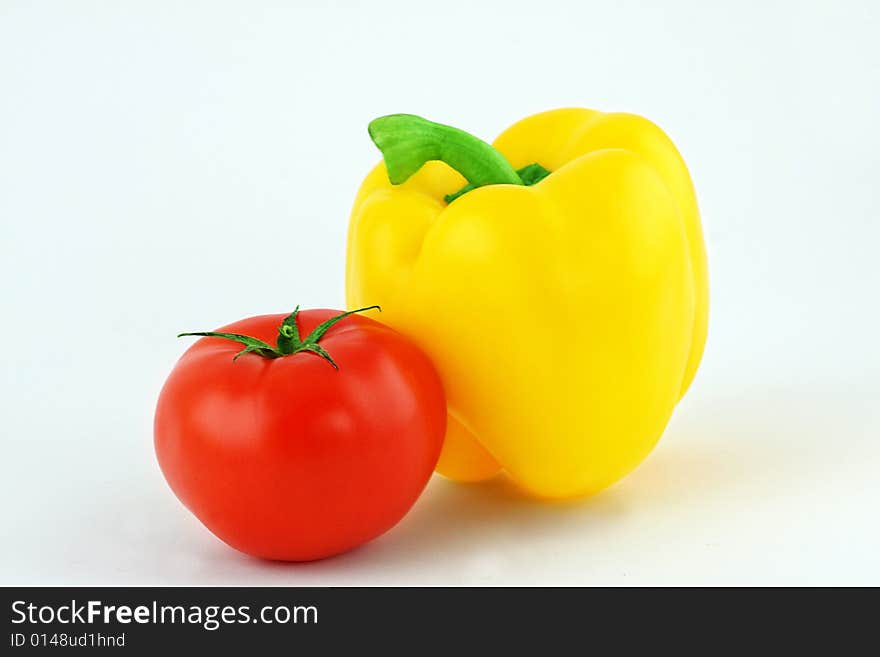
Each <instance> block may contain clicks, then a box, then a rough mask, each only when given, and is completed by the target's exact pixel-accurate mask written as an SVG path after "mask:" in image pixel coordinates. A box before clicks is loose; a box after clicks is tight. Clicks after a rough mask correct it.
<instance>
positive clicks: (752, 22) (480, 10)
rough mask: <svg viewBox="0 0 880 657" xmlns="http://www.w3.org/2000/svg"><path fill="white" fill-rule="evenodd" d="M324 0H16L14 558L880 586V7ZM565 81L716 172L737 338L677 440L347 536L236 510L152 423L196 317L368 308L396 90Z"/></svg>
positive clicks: (208, 570)
mask: <svg viewBox="0 0 880 657" xmlns="http://www.w3.org/2000/svg"><path fill="white" fill-rule="evenodd" d="M298 4H301V3H296V2H285V3H281V2H279V3H277V4H276V3H268V2H251V3H244V2H242V3H221V2H204V3H199V2H186V3H178V2H155V1H153V2H120V3H111V2H102V3H90V2H76V3H73V2H60V1H59V2H38V1H28V2H25V1H21V2H10V1H9V0H6V1H4V2H2V4H0V222H2V225H0V231H2V232H0V245H2V246H0V248H2V251H0V277H2V281H3V284H2V304H0V312H2V322H0V339H2V357H0V362H2V380H0V386H2V388H0V409H2V423H0V432H2V457H0V462H2V465H0V500H2V501H0V504H2V540H0V583H2V584H181V585H182V584H201V583H210V584H322V585H323V584H326V585H332V584H335V585H338V584H832V583H833V584H875V585H876V584H880V560H878V556H877V555H878V554H880V527H878V525H880V521H878V506H880V481H878V472H880V417H878V415H880V413H878V406H880V404H878V401H880V386H878V375H880V348H878V340H877V336H878V334H880V332H878V329H880V326H878V325H880V311H878V291H877V289H878V282H880V281H878V271H880V265H878V262H877V255H876V254H877V253H878V248H880V217H878V210H880V201H878V193H880V184H878V181H880V155H878V153H880V136H878V134H880V133H878V128H877V125H878V124H877V119H878V117H880V47H878V43H880V39H878V38H877V35H878V34H880V5H878V4H877V3H876V2H869V1H865V2H839V1H828V2H821V3H816V2H794V1H792V2H767V1H766V0H763V1H760V2H753V3H749V2H743V1H739V2H731V3H728V4H727V6H726V7H725V6H714V5H715V3H704V2H696V1H695V2H674V3H673V2H664V3H649V2H647V1H646V2H613V3H612V2H601V3H587V2H570V3H554V2H535V1H534V0H532V1H531V2H528V3H523V2H516V1H515V0H505V2H474V1H469V2H455V1H452V0H449V1H447V2H444V3H430V4H428V3H426V4H425V6H424V8H422V7H420V3H417V2H413V1H411V0H410V1H408V2H399V3H389V2H378V1H376V0H374V1H372V2H363V3H354V2H351V3H315V4H316V5H318V4H319V5H320V8H303V7H300V6H296V5H298ZM661 5H662V6H661ZM708 5H713V6H708ZM567 105H582V106H587V107H596V108H600V109H607V110H625V111H633V112H637V113H640V114H644V115H646V116H648V117H650V118H652V119H653V120H654V121H656V122H657V123H659V124H660V125H661V126H662V127H663V128H664V129H665V130H666V131H667V132H668V133H669V134H670V135H671V137H672V138H673V140H674V141H675V142H676V143H677V144H678V146H679V148H680V150H681V152H682V153H683V154H684V156H685V158H686V160H687V162H688V164H689V166H690V168H691V171H692V174H693V177H694V180H695V183H696V186H697V190H698V195H699V200H700V203H701V208H702V212H703V220H704V226H705V230H706V234H707V241H708V248H709V256H710V271H711V284H712V303H713V305H712V315H711V327H710V338H709V345H708V349H707V352H706V357H705V360H704V362H703V367H702V370H701V372H700V374H699V376H698V378H697V380H696V383H695V384H694V387H693V388H692V391H691V393H690V394H689V395H688V397H687V398H686V400H685V401H684V402H683V403H682V404H681V405H680V407H679V408H678V410H677V412H676V414H675V417H674V418H673V421H672V423H671V424H670V426H669V428H668V430H667V432H666V435H665V437H664V438H663V440H662V441H661V443H660V445H659V446H658V448H657V449H656V451H655V452H654V454H653V455H652V456H651V457H650V458H649V459H648V460H647V461H646V462H645V463H644V464H643V465H642V466H641V467H640V468H639V469H638V470H637V471H636V472H635V473H633V474H632V475H631V476H630V477H628V478H627V479H626V480H624V481H623V482H621V483H620V484H618V485H616V486H615V487H613V488H612V489H610V490H608V491H607V492H605V493H603V494H601V495H599V496H597V497H595V498H593V499H588V500H583V501H578V502H574V503H568V504H559V505H553V504H546V503H538V502H533V501H529V500H526V499H523V498H522V497H520V496H519V495H518V494H517V493H516V492H515V491H513V490H511V489H510V488H509V487H508V486H507V485H506V484H504V483H503V482H500V483H499V482H495V483H492V484H488V485H483V486H459V485H455V484H452V483H450V482H447V481H445V480H443V479H440V478H438V477H435V478H434V480H433V481H432V482H431V484H430V485H429V487H428V489H427V491H426V492H425V494H424V495H423V497H422V498H421V499H420V500H419V501H418V503H417V504H416V506H415V507H414V509H413V510H412V512H411V513H410V514H409V515H408V516H407V517H406V518H405V519H404V520H403V521H402V522H401V523H400V524H399V525H398V526H397V527H396V528H395V529H394V530H392V531H391V532H389V533H388V534H386V535H385V536H383V537H382V538H380V539H379V540H377V541H375V542H373V543H371V544H369V545H367V546H365V547H363V548H362V549H359V550H356V551H354V552H352V553H349V554H347V555H344V556H341V557H338V558H334V559H330V560H327V561H323V562H319V563H313V564H273V563H266V562H261V561H257V560H254V559H251V558H249V557H246V556H243V555H241V554H238V553H236V552H235V551H233V550H231V549H229V548H227V547H226V546H225V545H224V544H222V543H221V542H219V541H218V540H217V539H215V538H214V537H213V536H212V535H211V534H210V533H209V532H208V531H207V530H205V529H204V528H203V527H202V526H201V525H200V524H199V523H198V522H197V521H196V519H195V518H193V517H192V516H191V515H190V514H189V513H188V512H187V511H186V510H185V509H184V508H183V507H182V506H181V505H180V504H179V503H178V501H177V500H176V499H175V498H174V496H173V495H172V493H171V492H170V490H169V489H168V488H167V486H166V484H165V482H164V480H163V479H162V476H161V473H160V472H159V470H158V467H157V465H156V462H155V459H154V455H153V448H152V435H151V431H152V426H151V423H152V413H153V406H154V403H155V400H156V396H157V394H158V391H159V388H160V386H161V384H162V381H163V380H164V377H165V376H166V375H167V373H168V371H169V370H170V368H171V366H172V365H173V363H174V361H175V359H176V358H177V357H178V355H179V354H180V353H181V351H182V350H183V349H184V348H185V346H186V344H188V343H184V341H182V340H177V339H175V337H174V336H175V334H176V333H177V332H179V331H181V330H194V329H204V328H211V327H214V326H218V325H221V324H223V323H226V322H228V321H231V320H235V319H237V318H240V317H244V316H247V315H252V314H259V313H264V312H283V311H286V310H290V309H291V308H292V307H293V306H294V305H295V304H297V303H299V304H303V305H304V306H306V307H310V306H318V307H342V305H343V267H344V238H345V232H346V224H347V219H348V211H349V209H350V205H351V202H352V200H353V196H354V193H355V191H356V189H357V186H358V185H359V183H360V181H361V179H362V177H363V175H364V174H365V173H366V172H367V171H368V169H369V168H370V167H371V166H372V165H373V163H374V162H375V161H376V160H377V159H378V154H377V152H376V151H375V150H374V147H373V146H372V144H371V143H370V141H369V139H368V138H367V134H366V124H367V122H368V121H369V120H370V119H372V118H374V117H376V116H379V115H381V114H386V113H391V112H413V113H419V114H423V115H425V116H428V117H429V118H433V119H435V120H439V121H443V122H446V123H451V124H453V125H457V126H459V127H462V128H464V129H467V130H469V131H471V132H474V133H475V134H478V135H481V136H483V137H485V138H491V137H493V136H494V135H495V134H497V133H498V132H499V131H501V130H502V129H503V128H504V127H505V126H506V125H508V124H509V123H511V122H513V121H514V120H516V119H518V118H519V117H521V116H524V115H527V114H529V113H532V112H535V111H539V110H543V109H548V108H552V107H557V106H567Z"/></svg>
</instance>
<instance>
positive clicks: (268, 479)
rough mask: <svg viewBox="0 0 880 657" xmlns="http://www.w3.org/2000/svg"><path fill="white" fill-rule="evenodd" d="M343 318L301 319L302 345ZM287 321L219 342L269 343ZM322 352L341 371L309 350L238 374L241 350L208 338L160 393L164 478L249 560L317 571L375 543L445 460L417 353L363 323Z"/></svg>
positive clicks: (248, 361) (427, 371)
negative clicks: (324, 561)
mask: <svg viewBox="0 0 880 657" xmlns="http://www.w3.org/2000/svg"><path fill="white" fill-rule="evenodd" d="M338 314H339V312H337V311H333V310H306V311H302V312H300V314H299V316H298V318H297V323H298V326H299V330H300V334H301V336H302V337H303V338H304V337H305V336H306V335H307V334H308V333H309V332H310V331H311V330H312V329H313V328H315V326H317V325H318V324H319V323H321V322H323V321H324V320H326V319H329V318H331V317H333V316H335V315H338ZM284 317H285V315H263V316H259V317H252V318H249V319H245V320H242V321H240V322H236V323H234V324H230V325H228V326H225V327H223V328H221V329H218V331H223V332H227V333H241V334H245V335H249V336H252V337H256V338H259V339H261V340H264V341H266V342H268V343H269V344H274V343H275V340H276V338H277V335H278V327H279V326H280V325H281V322H282V320H283V319H284ZM320 344H321V346H323V347H324V348H325V349H326V350H327V351H328V352H329V354H330V355H331V356H332V358H333V359H334V360H335V361H336V363H337V364H338V365H339V370H336V369H334V368H333V366H332V365H331V364H330V363H329V362H328V361H327V360H325V359H323V358H321V357H320V356H318V355H316V354H313V353H307V352H302V353H298V354H293V355H290V356H284V357H281V358H275V359H267V358H264V357H262V356H259V355H257V354H253V353H250V354H245V355H243V356H242V357H240V358H239V359H238V360H236V361H234V362H233V360H232V357H233V356H234V355H235V354H236V353H237V352H238V351H240V350H241V348H242V347H241V345H239V344H236V343H234V342H231V341H229V340H224V339H222V338H216V337H207V338H202V339H200V340H199V341H198V342H196V343H195V344H194V345H193V346H192V347H190V349H189V350H188V351H187V352H186V353H185V354H184V355H183V356H182V357H181V359H180V360H179V361H178V363H177V365H176V366H175V367H174V370H173V371H172V372H171V375H170V376H169V377H168V380H167V381H166V383H165V386H164V387H163V389H162V392H161V393H160V395H159V401H158V406H157V409H156V417H155V448H156V455H157V457H158V460H159V465H160V467H161V468H162V472H163V473H164V475H165V478H166V479H167V480H168V483H169V484H170V486H171V488H172V490H173V491H174V493H175V494H176V495H177V497H178V498H180V500H181V501H182V502H183V504H184V505H186V507H187V508H189V509H190V510H191V511H192V512H193V513H194V514H195V515H196V516H197V517H198V518H199V519H200V520H201V521H202V522H203V523H204V524H205V526H206V527H207V528H208V529H210V530H211V531H212V532H213V533H214V534H216V535H217V536H218V537H219V538H221V539H222V540H223V541H225V542H226V543H228V544H229V545H231V546H232V547H234V548H236V549H238V550H241V551H242V552H245V553H247V554H250V555H254V556H257V557H262V558H266V559H277V560H285V561H308V560H313V559H320V558H323V557H328V556H331V555H334V554H338V553H340V552H344V551H346V550H349V549H351V548H354V547H356V546H358V545H360V544H362V543H364V542H366V541H369V540H370V539H372V538H375V537H376V536H379V535H380V534H382V533H383V532H385V531H387V530H388V529H390V528H391V527H393V526H394V525H395V524H396V523H397V522H398V521H399V520H400V519H401V518H402V517H403V515H404V514H405V513H406V512H407V511H408V510H409V509H410V507H411V506H412V504H413V503H414V502H415V500H416V498H417V497H418V496H419V494H420V493H421V491H422V490H423V488H424V487H425V484H426V483H427V482H428V479H429V478H430V476H431V472H432V471H433V469H434V466H435V465H436V463H437V459H438V457H439V455H440V448H441V446H442V441H443V435H444V433H445V429H446V402H445V398H444V394H443V388H442V384H441V382H440V379H439V376H438V375H437V373H436V371H435V370H434V367H433V365H432V364H431V362H430V361H429V360H428V358H427V357H426V356H425V355H424V354H423V353H422V352H421V351H420V350H419V349H418V348H417V347H416V346H415V345H413V344H412V343H411V342H409V341H408V340H406V339H405V338H404V337H403V336H401V335H400V334H398V333H397V332H395V331H394V330H393V329H390V328H388V327H386V326H384V325H383V324H380V323H378V322H376V321H373V320H371V319H369V318H367V317H362V316H359V315H352V316H349V317H347V318H345V319H343V320H342V321H340V322H339V323H338V324H336V325H335V326H334V327H332V328H331V329H330V330H329V331H328V332H327V333H326V334H325V336H324V337H323V338H322V339H321V341H320Z"/></svg>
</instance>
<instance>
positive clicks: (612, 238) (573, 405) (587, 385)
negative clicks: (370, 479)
mask: <svg viewBox="0 0 880 657" xmlns="http://www.w3.org/2000/svg"><path fill="white" fill-rule="evenodd" d="M370 135H371V137H372V139H373V141H374V142H375V143H376V145H377V146H378V147H379V148H380V150H381V151H382V152H383V156H384V162H382V163H380V164H379V165H378V166H377V167H376V168H375V169H374V170H373V171H372V172H371V173H370V174H369V175H368V177H367V178H366V180H365V181H364V183H363V185H362V186H361V189H360V191H359V193H358V195H357V199H356V201H355V203H354V209H353V212H352V216H351V223H350V227H349V237H348V260H347V272H346V295H347V302H348V305H349V307H351V308H355V307H361V306H365V305H368V304H379V305H381V306H382V309H383V314H382V316H381V319H382V321H383V322H385V323H387V324H389V325H391V326H392V327H394V328H396V329H397V330H399V331H400V332H402V333H403V334H405V335H407V336H408V337H410V338H411V339H412V340H414V341H415V342H416V343H417V344H419V345H420V346H421V348H422V349H424V351H425V352H427V353H428V355H429V356H430V357H431V358H432V359H433V361H434V363H435V365H436V366H437V369H438V371H439V372H440V375H441V377H442V379H443V382H444V386H445V388H446V394H447V398H448V411H449V413H448V420H449V422H448V429H447V435H446V441H445V444H444V447H443V452H442V455H441V458H440V462H439V464H438V466H437V470H438V472H440V473H441V474H444V475H446V476H448V477H451V478H452V479H456V480H460V481H477V480H481V479H486V478H488V477H491V476H493V475H495V474H496V473H498V472H499V471H501V470H504V471H505V472H506V473H507V474H508V475H509V476H510V477H511V478H512V479H513V480H514V481H515V482H516V483H517V484H519V485H520V486H522V487H523V488H525V489H526V490H528V491H530V492H532V493H534V494H535V495H537V496H541V497H549V498H562V497H570V496H577V495H584V494H589V493H593V492H596V491H598V490H600V489H602V488H604V487H606V486H608V485H610V484H612V483H614V482H615V481H617V480H618V479H620V478H621V477H623V476H624V475H626V474H627V473H628V472H629V471H631V470H632V469H633V468H634V467H635V466H636V465H638V463H639V462H640V461H642V459H644V458H645V456H646V455H647V454H648V453H649V452H650V450H651V449H652V448H653V446H654V444H655V443H656V442H657V440H658V439H659V437H660V435H661V434H662V432H663V430H664V428H665V427H666V424H667V422H668V421H669V418H670V416H671V414H672V411H673V409H674V408H675V405H676V403H677V402H678V400H679V399H680V398H681V396H682V395H683V394H684V392H685V391H686V390H687V388H688V386H689V385H690V383H691V380H692V379H693V377H694V374H695V373H696V370H697V367H698V366H699V363H700V359H701V357H702V353H703V347H704V344H705V341H706V330H707V322H708V281H707V270H706V254H705V248H704V244H703V235H702V230H701V227H700V218H699V214H698V210H697V203H696V199H695V195H694V190H693V186H692V184H691V180H690V176H689V175H688V171H687V169H686V167H685V164H684V162H683V160H682V159H681V157H680V155H679V154H678V151H677V150H676V148H675V146H674V145H673V144H672V142H671V141H670V140H669V138H668V137H667V136H666V135H665V134H664V133H663V132H662V131H661V130H660V129H659V128H658V127H657V126H655V125H654V124H653V123H651V122H650V121H648V120H646V119H644V118H641V117H639V116H634V115H631V114H617V113H614V114H611V113H602V112H598V111H594V110H587V109H560V110H553V111H549V112H544V113H541V114H537V115H534V116H531V117H528V118H526V119H524V120H522V121H520V122H518V123H516V124H515V125H513V126H512V127H510V128H509V129H508V130H506V131H505V132H504V133H502V134H501V136H500V137H498V139H497V140H496V141H495V142H494V147H493V146H490V145H489V144H487V143H485V142H482V141H480V140H479V139H477V138H476V137H473V136H471V135H468V134H467V133H465V132H462V131H460V130H457V129H455V128H451V127H448V126H443V125H440V124H436V123H432V122H430V121H426V120H424V119H421V118H419V117H415V116H412V115H405V114H398V115H391V116H387V117H382V118H380V119H376V120H375V121H373V122H372V123H371V124H370ZM548 174H549V175H548Z"/></svg>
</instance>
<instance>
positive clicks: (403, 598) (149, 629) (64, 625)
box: [2, 588, 876, 655]
mask: <svg viewBox="0 0 880 657" xmlns="http://www.w3.org/2000/svg"><path fill="white" fill-rule="evenodd" d="M2 591H3V599H4V600H3V604H4V612H3V614H4V618H5V629H6V633H5V636H4V637H3V643H4V644H5V646H4V648H3V649H2V653H3V654H10V655H15V654H26V653H28V654H30V653H35V652H40V653H46V654H66V653H67V652H69V651H71V650H73V651H83V652H86V653H87V654H93V653H96V652H106V653H107V654H113V653H118V652H123V651H128V652H134V653H139V652H141V651H143V650H157V649H161V650H172V651H173V653H174V654H176V651H177V649H184V648H198V649H222V650H223V651H224V653H225V652H226V651H229V650H241V651H247V652H244V653H243V654H248V653H250V651H253V650H255V649H262V648H283V649H284V650H285V654H292V652H296V651H298V650H301V649H303V650H307V653H306V654H335V653H334V652H333V649H334V648H339V649H342V648H346V649H351V648H352V647H357V648H364V649H367V648H369V649H371V650H377V649H383V650H385V649H388V650H390V649H394V650H395V651H402V652H408V653H418V652H421V651H422V650H423V649H425V647H426V646H429V647H430V648H431V649H432V650H436V649H438V648H444V649H447V650H450V651H452V652H453V653H462V654H470V653H471V652H472V651H473V649H474V648H475V647H476V646H477V645H480V646H484V647H489V648H494V649H496V650H497V649H498V648H500V647H501V646H511V645H512V646H516V647H518V648H521V649H522V648H525V647H527V646H530V647H532V648H534V649H536V650H537V651H538V652H539V653H541V654H548V655H551V654H557V653H561V654H566V653H569V652H571V651H572V650H573V649H577V650H576V651H577V652H583V651H585V650H587V649H598V648H599V646H601V645H605V646H608V645H611V646H616V647H618V648H621V649H623V648H626V647H628V646H630V645H632V644H633V643H634V642H635V643H641V642H643V641H645V640H648V641H650V642H652V643H653V644H656V645H657V646H660V645H664V646H667V647H669V646H678V647H683V646H685V645H688V644H691V645H695V646H696V647H699V646H700V645H703V647H704V648H706V649H707V650H709V653H712V654H714V648H712V645H714V646H716V647H717V646H719V645H720V644H724V646H725V647H730V646H732V645H740V646H742V647H743V648H749V647H751V648H753V649H756V648H762V649H766V648H767V647H768V646H770V645H772V644H773V643H774V642H777V643H778V645H780V646H786V647H789V648H790V647H791V645H792V641H796V640H802V639H808V640H809V641H810V642H811V644H812V645H813V647H816V646H818V645H820V643H819V642H820V640H821V639H822V636H823V635H824V634H826V633H827V632H828V631H830V630H833V629H834V624H833V621H834V620H835V618H837V620H840V621H843V622H845V623H846V626H845V627H844V628H843V632H842V633H841V634H838V635H837V638H836V639H834V641H833V642H830V643H829V646H830V645H835V646H836V647H837V648H838V649H839V648H841V647H842V646H843V645H845V644H847V643H849V642H850V641H851V640H853V639H854V638H855V637H857V636H858V635H859V633H865V632H867V630H868V628H869V627H870V625H869V623H873V622H874V621H875V620H876V619H874V620H871V611H870V610H874V611H876V604H873V603H870V604H869V603H866V602H865V601H862V602H860V601H858V599H857V597H856V596H851V595H850V593H846V594H841V593H840V592H835V593H833V594H832V596H831V597H832V598H840V597H841V596H843V598H845V599H844V600H842V601H840V600H838V601H837V602H834V601H833V600H829V599H828V596H826V595H825V594H822V595H821V596H820V595H816V592H810V591H791V590H789V591H786V590H782V589H777V590H762V591H747V590H743V589H730V590H710V589H694V590H687V589H679V590H663V589H536V588H534V589H512V588H510V589H507V588H505V589H461V588H455V589H453V588H434V589H424V588H422V589H415V588H397V589H368V588H350V589H349V588H340V589H327V588H5V589H2ZM869 595H870V597H872V598H873V596H874V592H870V594H869ZM828 636H830V635H828ZM707 637H708V639H707ZM707 640H709V641H710V643H711V645H709V644H704V643H703V642H705V641H707ZM609 642H610V643H609ZM62 649H63V650H62ZM50 651H51V652H50ZM291 651H292V652H291Z"/></svg>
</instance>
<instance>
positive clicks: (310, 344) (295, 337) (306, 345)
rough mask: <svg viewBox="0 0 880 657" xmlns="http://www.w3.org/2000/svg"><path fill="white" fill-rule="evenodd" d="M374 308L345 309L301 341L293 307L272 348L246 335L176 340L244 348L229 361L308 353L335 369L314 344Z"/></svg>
mask: <svg viewBox="0 0 880 657" xmlns="http://www.w3.org/2000/svg"><path fill="white" fill-rule="evenodd" d="M374 309H375V310H378V311H379V312H382V309H381V308H380V307H379V306H367V307H366V308H358V309H357V310H349V311H348V312H344V313H340V314H338V315H335V316H334V317H331V318H330V319H328V320H326V321H324V322H321V323H320V324H318V326H316V327H315V328H314V329H313V330H312V332H311V333H309V334H308V335H307V336H306V338H305V340H303V339H301V338H300V333H299V326H297V323H296V318H297V316H298V315H299V306H297V307H296V308H294V310H293V312H292V313H290V314H289V315H288V316H287V317H285V318H284V321H282V322H281V326H279V327H278V339H277V340H276V343H275V344H276V346H274V347H273V346H272V345H270V344H269V343H268V342H263V341H262V340H259V339H257V338H252V337H250V336H248V335H241V334H240V333H218V332H216V331H200V332H196V333H180V334H179V335H178V336H177V337H178V338H182V337H184V336H188V335H192V336H199V337H206V338H223V339H224V340H232V341H233V342H238V343H239V344H241V345H244V349H242V350H241V351H239V352H238V353H237V354H235V356H233V357H232V360H233V361H236V360H238V358H239V357H240V356H244V355H245V354H257V355H258V356H262V357H263V358H281V357H283V356H292V355H293V354H298V353H300V352H304V351H308V352H311V353H313V354H316V355H318V356H320V357H321V358H323V359H324V360H326V361H327V362H328V363H330V364H331V365H332V366H333V367H334V368H336V369H337V370H338V369H339V366H338V365H337V364H336V361H334V360H333V358H332V357H331V356H330V354H329V353H327V350H326V349H324V347H322V346H321V345H319V344H318V341H319V340H320V339H321V338H323V337H324V334H326V333H327V331H329V330H330V329H331V328H332V327H333V326H334V325H335V324H337V323H338V322H340V321H342V320H343V319H345V318H346V317H348V316H349V315H353V314H355V313H361V312H364V311H365V310H374Z"/></svg>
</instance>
